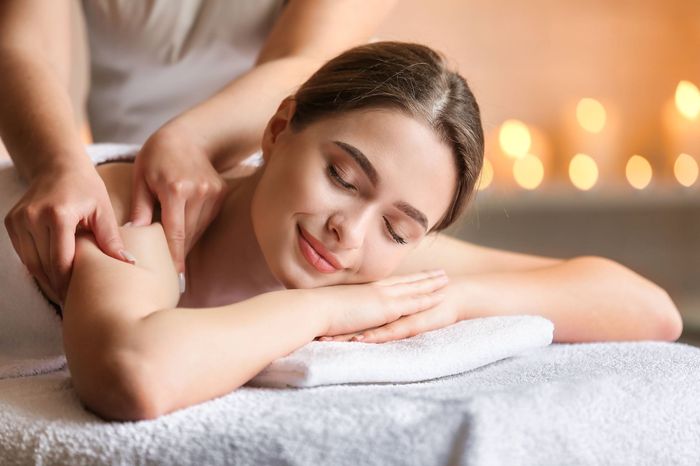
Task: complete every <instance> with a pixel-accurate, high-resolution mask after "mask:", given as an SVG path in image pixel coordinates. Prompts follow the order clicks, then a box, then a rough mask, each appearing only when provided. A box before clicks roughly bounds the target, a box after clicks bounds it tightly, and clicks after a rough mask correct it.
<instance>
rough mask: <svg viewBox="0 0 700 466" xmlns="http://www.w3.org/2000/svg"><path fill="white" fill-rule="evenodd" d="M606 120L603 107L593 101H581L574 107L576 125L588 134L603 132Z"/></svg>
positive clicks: (587, 99) (588, 99) (589, 99)
mask: <svg viewBox="0 0 700 466" xmlns="http://www.w3.org/2000/svg"><path fill="white" fill-rule="evenodd" d="M606 118H607V114H606V112H605V107H603V104H601V103H600V102H599V101H597V100H595V99H591V98H585V99H581V100H579V102H578V105H576V119H577V120H578V124H579V125H581V127H582V128H583V129H585V130H586V131H588V132H589V133H600V132H601V131H603V128H604V127H605V120H606Z"/></svg>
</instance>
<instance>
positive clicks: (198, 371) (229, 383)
mask: <svg viewBox="0 0 700 466" xmlns="http://www.w3.org/2000/svg"><path fill="white" fill-rule="evenodd" d="M321 298H322V297H321V296H320V295H318V294H316V293H313V291H312V290H280V291H274V292H270V293H265V294H262V295H258V296H255V297H253V298H250V299H247V300H245V301H241V302H238V303H235V304H230V305H226V306H220V307H212V308H200V309H192V308H176V309H167V310H161V311H156V312H154V313H151V314H149V315H148V316H147V317H145V318H143V319H141V320H139V321H137V322H136V323H133V324H130V328H129V330H128V333H127V334H126V335H127V336H126V337H125V338H126V339H125V340H123V341H124V347H128V348H129V351H128V352H127V353H128V354H133V355H136V357H135V359H133V361H132V362H134V363H136V364H137V365H136V366H131V367H133V368H135V371H134V372H132V373H131V374H132V375H134V376H135V377H136V378H140V381H141V386H142V387H146V391H147V392H148V393H147V395H145V396H146V400H141V401H142V402H143V401H145V403H143V405H142V409H141V412H140V413H139V414H138V416H139V417H142V418H153V417H157V416H160V415H162V414H166V413H169V412H171V411H173V410H177V409H180V408H184V407H186V406H190V405H193V404H197V403H200V402H204V401H206V400H209V399H212V398H215V397H217V396H222V395H224V394H226V393H229V392H231V391H232V390H234V389H236V388H238V387H240V386H241V385H243V384H245V383H246V382H247V381H248V380H250V379H251V378H253V377H254V376H255V375H256V374H257V373H258V372H260V371H261V370H262V369H264V368H265V367H266V366H267V365H268V364H269V363H271V362H272V361H274V360H275V359H277V358H280V357H282V356H285V355H287V354H289V353H291V352H292V351H294V350H296V349H298V348H300V347H302V346H304V345H305V344H307V343H309V342H311V341H312V340H313V339H314V338H316V337H317V336H319V335H322V334H323V333H324V331H325V330H326V320H325V317H324V315H325V314H324V312H323V305H322V302H321V301H320V299H321ZM128 366H129V365H128V364H127V367H128ZM126 375H127V376H128V375H129V371H127V372H126Z"/></svg>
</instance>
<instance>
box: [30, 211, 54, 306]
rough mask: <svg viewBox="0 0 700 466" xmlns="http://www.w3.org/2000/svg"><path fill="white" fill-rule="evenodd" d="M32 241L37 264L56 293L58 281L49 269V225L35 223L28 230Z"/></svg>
mask: <svg viewBox="0 0 700 466" xmlns="http://www.w3.org/2000/svg"><path fill="white" fill-rule="evenodd" d="M29 233H30V234H31V237H32V240H33V242H34V250H35V251H36V253H37V256H38V259H39V264H40V266H41V269H42V270H43V271H44V275H45V276H46V277H47V278H48V280H49V283H50V284H51V289H52V290H53V291H55V292H56V293H57V294H58V282H57V281H56V276H55V274H54V273H53V270H51V233H50V230H49V225H48V224H46V223H43V222H39V223H35V224H33V225H32V227H31V229H30V230H29Z"/></svg>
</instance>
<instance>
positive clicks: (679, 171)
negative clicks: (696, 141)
mask: <svg viewBox="0 0 700 466" xmlns="http://www.w3.org/2000/svg"><path fill="white" fill-rule="evenodd" d="M673 174H674V175H676V179H677V180H678V182H679V183H680V184H682V185H683V186H685V187H686V188H689V187H691V186H692V185H693V184H695V182H696V181H697V179H698V162H697V161H696V160H695V159H694V158H693V157H692V156H691V155H688V154H685V153H684V154H680V155H679V156H678V158H677V159H676V163H674V164H673Z"/></svg>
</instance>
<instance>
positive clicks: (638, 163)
mask: <svg viewBox="0 0 700 466" xmlns="http://www.w3.org/2000/svg"><path fill="white" fill-rule="evenodd" d="M625 174H626V175H627V181H628V182H629V184H630V185H632V187H633V188H636V189H644V188H646V187H647V186H648V185H649V183H650V182H651V176H652V169H651V164H650V163H649V162H648V161H647V159H645V158H644V157H642V156H641V155H636V154H635V155H633V156H632V157H630V159H629V160H628V161H627V166H626V167H625Z"/></svg>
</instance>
